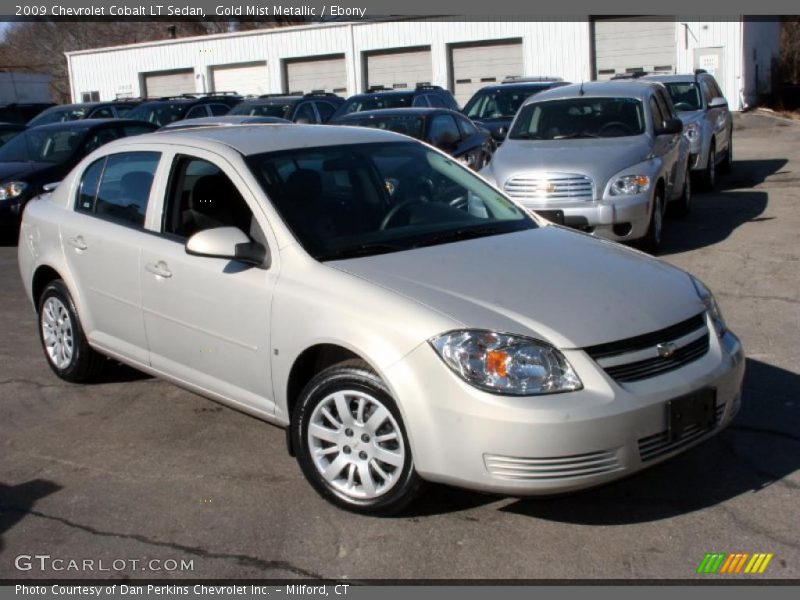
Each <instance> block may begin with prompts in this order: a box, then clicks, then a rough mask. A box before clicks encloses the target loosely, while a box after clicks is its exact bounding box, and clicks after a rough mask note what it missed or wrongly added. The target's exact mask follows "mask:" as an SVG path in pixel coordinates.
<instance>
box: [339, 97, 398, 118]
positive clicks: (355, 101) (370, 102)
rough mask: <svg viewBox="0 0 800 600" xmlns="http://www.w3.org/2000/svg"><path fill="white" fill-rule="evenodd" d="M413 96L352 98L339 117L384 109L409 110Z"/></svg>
mask: <svg viewBox="0 0 800 600" xmlns="http://www.w3.org/2000/svg"><path fill="white" fill-rule="evenodd" d="M411 100H412V97H411V94H387V95H385V96H361V97H357V98H351V99H350V100H348V101H347V102H345V103H344V105H343V106H342V108H340V109H339V110H338V116H342V115H349V114H350V113H354V112H363V111H365V110H380V109H383V108H407V107H409V106H411Z"/></svg>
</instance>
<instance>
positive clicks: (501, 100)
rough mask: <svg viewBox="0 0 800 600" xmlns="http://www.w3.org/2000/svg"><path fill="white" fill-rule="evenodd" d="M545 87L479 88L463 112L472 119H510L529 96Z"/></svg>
mask: <svg viewBox="0 0 800 600" xmlns="http://www.w3.org/2000/svg"><path fill="white" fill-rule="evenodd" d="M544 89H547V88H545V87H539V88H525V89H521V90H520V89H517V90H510V89H497V88H492V89H485V90H479V91H478V92H476V93H475V95H474V96H473V97H472V98H470V100H469V102H467V105H466V106H465V107H464V111H463V112H464V114H465V115H467V116H468V117H469V118H470V119H510V118H512V117H513V116H514V115H515V114H517V111H518V110H519V107H520V106H522V103H523V102H525V100H526V99H527V98H530V97H531V96H532V95H533V94H535V93H537V92H541V91H542V90H544Z"/></svg>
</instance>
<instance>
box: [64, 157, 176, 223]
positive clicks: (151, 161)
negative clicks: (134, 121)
mask: <svg viewBox="0 0 800 600" xmlns="http://www.w3.org/2000/svg"><path fill="white" fill-rule="evenodd" d="M160 156H161V155H160V154H159V153H158V152H124V153H121V154H112V155H111V156H108V157H106V158H105V159H102V160H101V161H97V162H96V163H94V164H92V166H90V167H89V169H87V171H86V172H85V173H84V176H83V178H82V179H81V186H80V191H79V196H78V209H79V210H82V211H86V212H93V213H94V214H96V215H97V216H99V217H103V218H106V219H109V220H112V221H116V222H119V223H122V224H125V225H133V226H135V227H143V226H144V217H145V213H146V212H147V201H148V198H149V196H150V188H151V187H152V185H153V177H154V176H155V172H156V168H157V167H158V161H159V158H160ZM101 166H102V173H101V174H100V183H99V185H97V184H96V179H97V177H98V170H99V169H100V168H101ZM93 189H96V194H95V197H94V200H93V201H92V197H91V194H92V190H93Z"/></svg>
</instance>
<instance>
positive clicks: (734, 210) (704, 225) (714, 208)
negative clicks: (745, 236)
mask: <svg viewBox="0 0 800 600" xmlns="http://www.w3.org/2000/svg"><path fill="white" fill-rule="evenodd" d="M768 199H769V196H768V195H767V193H766V192H761V191H729V192H715V193H712V194H704V195H702V196H695V198H694V199H693V200H692V212H691V213H690V214H689V215H688V216H687V217H686V218H683V219H670V220H669V221H667V222H666V223H665V226H664V236H663V241H662V245H661V252H660V253H659V256H662V257H663V256H668V255H670V254H678V253H680V252H687V251H689V250H696V249H698V248H704V247H706V246H711V245H713V244H716V243H718V242H721V241H723V240H724V239H726V238H728V236H730V235H731V233H733V231H734V230H735V229H736V228H738V227H740V226H741V225H743V224H744V223H750V222H755V223H758V222H761V221H765V220H768V218H767V219H765V218H760V215H761V214H762V213H763V212H764V209H765V208H766V207H767V202H768Z"/></svg>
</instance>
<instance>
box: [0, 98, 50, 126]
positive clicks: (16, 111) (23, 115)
mask: <svg viewBox="0 0 800 600" xmlns="http://www.w3.org/2000/svg"><path fill="white" fill-rule="evenodd" d="M51 106H54V104H53V103H52V102H14V103H11V104H3V105H0V121H2V122H3V123H15V124H17V125H25V124H26V123H27V122H28V121H30V120H31V119H33V118H34V117H35V116H36V115H38V114H39V113H40V112H42V111H43V110H46V109H48V108H50V107H51Z"/></svg>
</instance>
